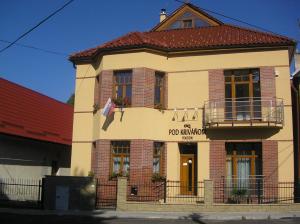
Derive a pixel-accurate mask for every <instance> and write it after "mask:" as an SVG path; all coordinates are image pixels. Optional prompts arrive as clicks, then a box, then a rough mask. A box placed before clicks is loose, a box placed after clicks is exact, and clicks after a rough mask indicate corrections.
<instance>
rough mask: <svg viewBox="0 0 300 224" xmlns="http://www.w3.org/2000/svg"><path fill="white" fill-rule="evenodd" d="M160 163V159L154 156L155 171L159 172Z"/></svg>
mask: <svg viewBox="0 0 300 224" xmlns="http://www.w3.org/2000/svg"><path fill="white" fill-rule="evenodd" d="M159 164H160V159H159V158H153V173H159Z"/></svg>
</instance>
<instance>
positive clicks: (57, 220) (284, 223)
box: [0, 213, 300, 224]
mask: <svg viewBox="0 0 300 224" xmlns="http://www.w3.org/2000/svg"><path fill="white" fill-rule="evenodd" d="M0 223H1V224H20V223H21V224H50V223H51V224H52V223H53V224H61V223H62V224H138V223H142V224H150V223H155V224H164V223H169V224H179V223H200V224H201V223H202V224H223V223H224V224H254V223H255V224H263V223H264V224H265V223H266V224H296V223H297V224H299V223H300V218H294V219H279V220H234V221H221V220H216V221H213V220H209V221H202V220H199V217H196V216H195V217H189V218H187V219H181V220H178V219H172V220H167V219H125V218H122V219H117V218H106V219H105V218H100V217H91V216H89V217H88V216H68V215H61V216H60V215H26V214H10V213H0Z"/></svg>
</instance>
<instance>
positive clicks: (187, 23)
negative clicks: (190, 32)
mask: <svg viewBox="0 0 300 224" xmlns="http://www.w3.org/2000/svg"><path fill="white" fill-rule="evenodd" d="M191 27H193V20H191V19H186V20H182V28H191Z"/></svg>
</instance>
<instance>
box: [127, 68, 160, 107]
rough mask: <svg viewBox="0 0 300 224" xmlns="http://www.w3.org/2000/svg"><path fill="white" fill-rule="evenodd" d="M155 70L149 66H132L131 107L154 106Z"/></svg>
mask: <svg viewBox="0 0 300 224" xmlns="http://www.w3.org/2000/svg"><path fill="white" fill-rule="evenodd" d="M154 84H155V72H154V70H152V69H149V68H134V69H133V74H132V107H153V106H154Z"/></svg>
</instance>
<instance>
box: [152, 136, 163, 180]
mask: <svg viewBox="0 0 300 224" xmlns="http://www.w3.org/2000/svg"><path fill="white" fill-rule="evenodd" d="M163 152H164V143H163V142H154V146H153V173H154V174H159V175H162V174H163Z"/></svg>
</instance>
